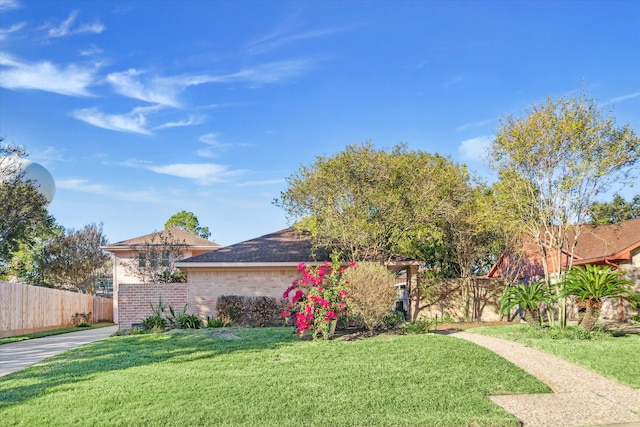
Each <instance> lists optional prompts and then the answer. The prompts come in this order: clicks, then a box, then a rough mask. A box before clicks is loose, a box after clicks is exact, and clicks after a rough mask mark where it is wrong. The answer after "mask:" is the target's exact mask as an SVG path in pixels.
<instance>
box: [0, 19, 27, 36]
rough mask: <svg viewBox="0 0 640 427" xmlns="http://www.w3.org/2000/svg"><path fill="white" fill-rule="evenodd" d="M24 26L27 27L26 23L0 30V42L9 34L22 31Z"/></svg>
mask: <svg viewBox="0 0 640 427" xmlns="http://www.w3.org/2000/svg"><path fill="white" fill-rule="evenodd" d="M25 25H27V24H26V22H19V23H17V24H13V25H12V26H10V27H9V28H7V29H4V28H0V40H6V39H7V38H8V37H9V35H10V34H12V33H17V32H18V31H20V30H21V29H23V28H24V26H25Z"/></svg>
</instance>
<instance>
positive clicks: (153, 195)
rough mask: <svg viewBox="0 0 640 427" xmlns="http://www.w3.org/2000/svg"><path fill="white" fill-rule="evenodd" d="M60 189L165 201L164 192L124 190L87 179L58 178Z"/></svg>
mask: <svg viewBox="0 0 640 427" xmlns="http://www.w3.org/2000/svg"><path fill="white" fill-rule="evenodd" d="M56 187H57V188H59V189H65V190H71V191H78V192H81V193H89V194H97V195H99V196H104V197H106V198H109V199H116V200H125V201H130V202H143V203H164V198H163V197H162V194H159V193H158V192H157V191H153V190H140V191H122V190H118V189H117V188H114V187H113V186H111V185H106V184H96V183H92V182H90V181H88V180H86V179H60V180H56Z"/></svg>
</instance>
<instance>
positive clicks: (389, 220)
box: [274, 143, 467, 261]
mask: <svg viewBox="0 0 640 427" xmlns="http://www.w3.org/2000/svg"><path fill="white" fill-rule="evenodd" d="M466 174H467V172H466V169H465V168H464V166H460V165H458V164H455V163H454V162H452V161H451V159H449V158H446V157H442V156H439V155H437V154H429V153H425V152H422V151H410V150H408V149H407V147H406V146H405V145H398V146H396V147H394V148H393V149H392V150H384V149H383V150H376V149H375V148H374V147H373V145H372V144H371V143H366V144H363V145H358V144H354V145H349V146H347V147H346V149H345V150H343V151H342V152H340V153H338V154H336V155H335V156H333V157H324V156H319V157H317V158H316V160H315V162H314V163H313V164H311V165H309V166H302V167H301V168H300V169H299V170H298V171H297V172H295V173H294V174H292V175H291V176H289V177H288V178H287V184H288V188H287V190H286V191H285V192H283V193H281V197H280V199H277V200H275V201H274V203H275V204H276V205H277V206H280V207H282V208H284V210H285V211H286V212H287V215H288V217H289V219H290V220H292V221H293V222H297V225H298V226H299V227H301V228H304V229H307V230H309V231H311V233H312V236H313V237H314V239H315V241H316V243H317V245H318V246H323V247H331V248H335V249H337V250H339V251H341V252H342V254H343V256H344V257H346V258H348V259H350V260H352V261H356V260H363V259H371V258H373V257H376V256H378V257H380V256H381V257H382V260H383V261H387V260H389V259H390V258H391V257H392V256H393V255H407V256H415V255H416V254H417V253H419V252H420V251H421V250H423V249H421V247H422V248H424V246H425V245H429V244H430V242H433V241H436V240H437V239H439V238H441V237H442V230H441V229H440V228H439V226H438V221H439V219H440V217H441V216H442V215H444V214H445V213H446V212H447V211H449V210H450V209H451V203H450V200H451V195H452V194H457V193H459V192H461V191H463V192H464V191H467V188H466V186H465V180H464V179H461V178H460V177H463V176H466Z"/></svg>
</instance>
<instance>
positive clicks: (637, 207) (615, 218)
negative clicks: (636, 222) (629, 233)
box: [591, 194, 640, 225]
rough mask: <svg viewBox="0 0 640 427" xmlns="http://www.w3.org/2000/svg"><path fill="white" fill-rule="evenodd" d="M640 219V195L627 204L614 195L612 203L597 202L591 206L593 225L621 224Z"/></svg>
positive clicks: (620, 197)
mask: <svg viewBox="0 0 640 427" xmlns="http://www.w3.org/2000/svg"><path fill="white" fill-rule="evenodd" d="M634 218H640V194H638V195H636V196H634V197H633V199H631V201H630V202H627V201H626V200H625V199H624V198H623V197H622V196H621V195H619V194H614V195H613V200H612V201H611V202H595V203H593V204H592V205H591V224H593V225H597V224H619V223H621V222H623V221H626V220H628V219H634Z"/></svg>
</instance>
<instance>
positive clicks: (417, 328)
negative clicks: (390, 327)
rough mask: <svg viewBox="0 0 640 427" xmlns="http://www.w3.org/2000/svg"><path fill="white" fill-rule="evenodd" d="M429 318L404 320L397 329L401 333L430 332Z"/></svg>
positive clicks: (430, 322)
mask: <svg viewBox="0 0 640 427" xmlns="http://www.w3.org/2000/svg"><path fill="white" fill-rule="evenodd" d="M431 324H432V321H431V320H416V321H415V322H405V323H403V324H402V326H401V327H400V328H398V330H399V331H400V332H401V333H403V334H427V333H429V332H431Z"/></svg>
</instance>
